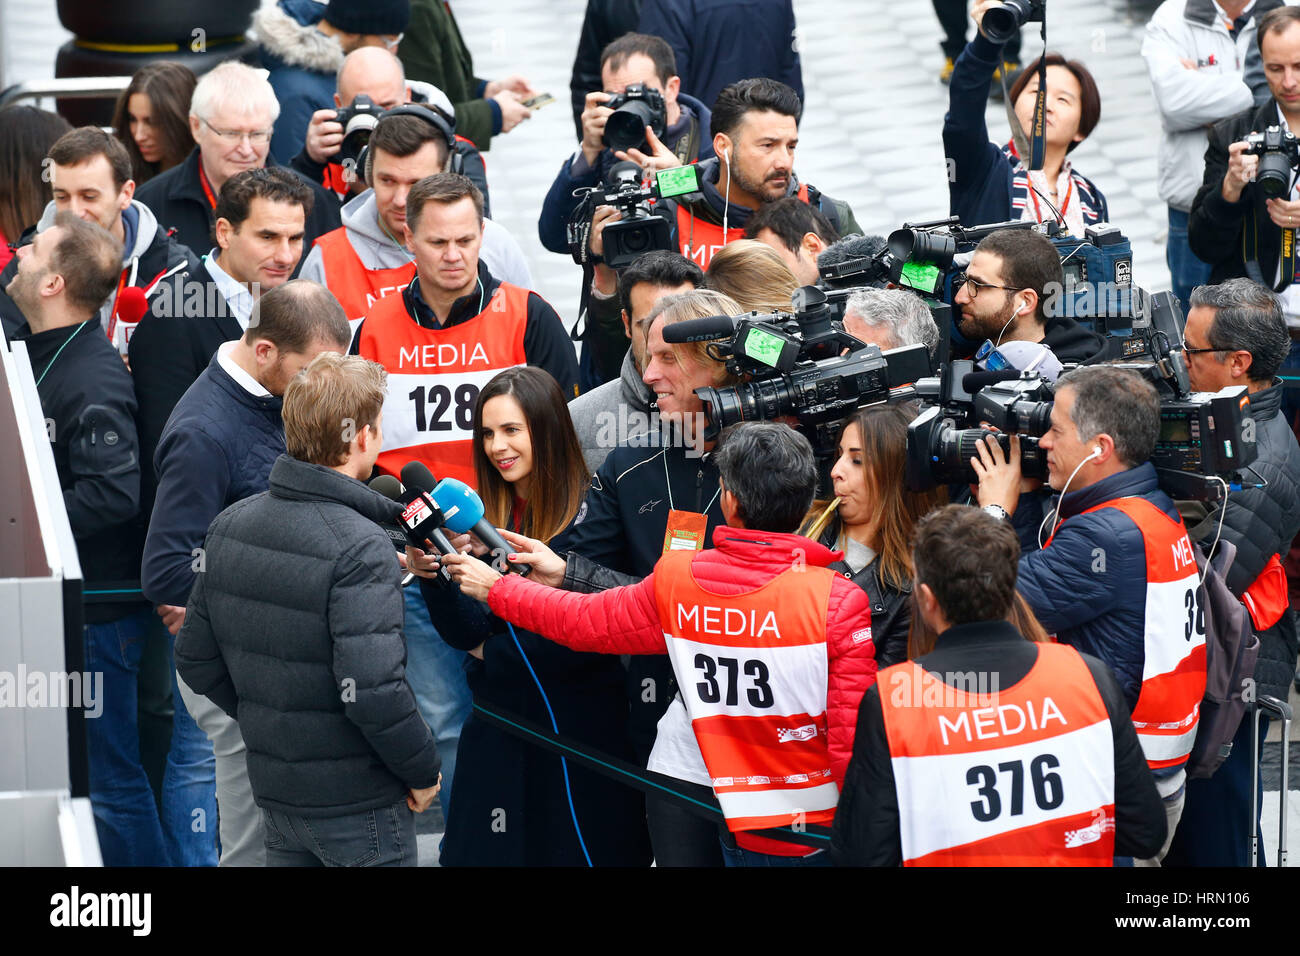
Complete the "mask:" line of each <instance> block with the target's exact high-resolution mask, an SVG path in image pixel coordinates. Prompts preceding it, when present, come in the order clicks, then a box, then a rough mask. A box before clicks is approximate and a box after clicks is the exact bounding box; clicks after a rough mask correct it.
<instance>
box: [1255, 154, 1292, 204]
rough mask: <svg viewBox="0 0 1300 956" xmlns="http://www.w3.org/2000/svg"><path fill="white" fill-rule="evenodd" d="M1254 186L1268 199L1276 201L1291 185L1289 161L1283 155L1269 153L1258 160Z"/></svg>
mask: <svg viewBox="0 0 1300 956" xmlns="http://www.w3.org/2000/svg"><path fill="white" fill-rule="evenodd" d="M1255 185H1256V186H1258V187H1259V191H1260V192H1262V193H1263V194H1264V195H1265V196H1267V197H1268V198H1270V199H1276V198H1277V197H1278V196H1281V195H1283V194H1284V193H1286V192H1287V190H1288V188H1289V187H1290V185H1291V161H1290V160H1289V159H1287V156H1286V154H1285V153H1280V152H1271V151H1270V152H1267V153H1265V154H1264V155H1263V156H1261V157H1260V158H1259V170H1258V172H1256V173H1255Z"/></svg>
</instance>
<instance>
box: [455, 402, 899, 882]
mask: <svg viewBox="0 0 1300 956" xmlns="http://www.w3.org/2000/svg"><path fill="white" fill-rule="evenodd" d="M715 457H716V461H717V465H718V469H719V472H720V473H721V502H722V510H723V514H724V515H725V516H726V519H727V527H724V528H718V529H717V530H716V532H715V533H714V536H713V544H714V547H713V549H711V550H705V551H701V552H698V553H697V552H695V551H694V550H685V551H683V550H677V549H674V548H669V549H667V550H666V551H665V554H664V557H663V558H661V559H660V561H659V563H658V564H657V565H656V566H655V570H654V572H653V573H651V574H650V575H649V576H648V577H646V578H644V579H643V580H642V581H640V582H639V583H637V584H634V585H630V586H627V587H621V588H613V589H611V590H608V591H602V592H600V593H598V594H577V593H573V592H568V591H559V590H555V589H552V588H547V587H545V586H544V585H541V584H537V583H534V582H532V581H529V580H527V579H524V578H521V577H519V576H518V575H513V574H510V575H505V576H504V577H503V576H502V575H500V574H498V573H497V572H495V571H494V570H492V569H491V568H490V567H488V566H487V565H486V564H484V563H483V562H481V561H478V560H476V559H474V558H471V557H468V556H464V555H452V556H449V557H447V558H444V559H443V560H444V563H445V564H447V565H448V566H449V567H450V568H451V569H452V574H453V576H454V577H455V578H456V579H457V582H458V583H459V584H460V587H461V590H462V592H463V593H465V594H468V595H469V596H471V597H475V598H478V599H479V600H484V599H486V600H488V602H489V606H490V607H491V608H492V610H493V612H494V613H496V614H497V615H498V616H500V617H502V618H503V619H505V620H509V621H513V622H515V623H516V624H521V625H523V626H525V627H528V628H530V629H531V630H534V631H536V632H537V633H539V634H541V635H542V636H544V637H546V638H549V639H550V640H552V641H556V642H557V643H560V644H563V645H564V646H566V647H569V648H572V649H574V650H585V651H597V652H600V653H604V654H621V653H630V654H652V653H667V654H668V655H669V656H670V658H671V659H672V664H673V671H674V674H675V677H676V680H677V685H678V688H679V696H678V697H677V698H676V699H675V700H674V701H673V703H672V704H671V705H670V706H669V709H668V712H667V713H666V714H665V716H664V718H663V719H662V720H661V721H660V723H659V733H658V739H657V741H656V744H655V746H656V750H657V751H658V750H659V749H660V748H661V747H663V748H666V749H671V750H673V751H674V752H675V753H676V754H678V755H679V757H680V759H681V763H682V770H681V773H680V774H677V775H678V776H680V777H682V779H685V780H687V781H688V782H692V783H704V784H706V785H711V786H712V787H713V790H714V793H715V794H716V796H717V797H718V801H719V803H720V804H721V806H722V811H723V814H724V815H725V817H726V819H727V826H728V829H729V830H731V832H732V833H733V834H735V842H736V843H737V844H738V846H736V847H731V846H730V845H729V844H728V843H727V842H725V841H724V857H725V859H726V860H727V862H728V864H729V865H817V864H820V863H824V862H827V860H826V856H825V854H824V853H822V852H821V851H820V850H819V849H812V850H810V849H809V847H808V846H805V845H798V844H792V843H789V842H786V841H782V840H778V839H774V838H772V837H765V836H760V835H758V834H756V833H754V832H753V831H757V830H767V829H770V828H773V827H782V826H785V827H789V826H791V825H794V826H795V828H796V829H799V828H800V826H799V825H800V824H821V823H829V822H830V821H831V819H832V818H833V816H834V812H835V804H836V802H837V800H838V795H839V791H838V785H839V782H840V781H841V780H842V779H843V774H844V770H845V767H846V766H847V763H848V758H849V755H850V753H851V752H852V748H853V734H854V729H855V727H856V724H857V713H858V704H859V703H860V702H861V699H862V695H863V693H864V692H865V691H866V689H867V688H868V687H870V686H871V685H872V684H873V683H874V682H875V675H876V662H875V658H874V652H875V648H874V645H873V643H872V640H871V614H870V609H869V606H868V604H867V599H866V595H865V594H864V593H863V591H862V590H861V589H860V588H858V587H856V586H855V585H853V584H852V583H851V582H850V581H848V580H846V579H845V578H843V577H842V576H841V575H839V574H836V573H835V572H833V571H829V570H827V569H826V566H827V565H828V564H830V563H831V562H832V561H835V560H836V559H838V558H839V557H840V555H839V554H838V553H837V552H834V551H831V550H830V549H828V548H825V547H823V546H822V545H819V544H816V543H814V542H812V541H809V540H808V539H807V538H802V537H799V536H798V535H796V534H793V533H792V532H793V531H794V529H795V528H797V527H798V525H799V522H800V520H801V519H802V517H803V515H804V514H806V513H807V510H808V507H809V506H810V505H811V503H812V498H813V493H814V489H815V487H816V481H817V473H816V466H815V464H814V462H813V456H812V449H811V447H810V446H809V445H808V442H807V440H806V439H805V438H804V437H803V436H802V435H800V434H799V433H797V432H795V431H794V430H792V429H790V428H788V427H786V426H785V425H779V424H774V423H770V422H749V423H745V424H741V425H738V426H735V428H733V429H731V430H729V432H728V433H727V434H726V435H725V436H724V439H723V443H722V445H721V448H720V449H719V451H718V452H716V453H715ZM534 550H537V549H536V548H534Z"/></svg>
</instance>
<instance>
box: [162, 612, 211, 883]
mask: <svg viewBox="0 0 1300 956" xmlns="http://www.w3.org/2000/svg"><path fill="white" fill-rule="evenodd" d="M155 620H157V618H155ZM159 624H160V625H161V622H159ZM168 636H169V637H170V638H171V639H170V640H169V641H168V644H167V663H168V665H169V666H170V668H171V679H172V713H173V716H172V745H171V749H170V750H169V751H168V752H167V769H166V771H165V772H164V774H163V799H162V826H163V837H164V838H165V839H166V841H167V854H168V856H169V857H170V858H171V862H172V866H216V865H217V860H218V858H219V853H218V846H217V845H218V842H219V840H218V837H217V832H218V829H217V758H216V757H215V756H214V755H213V753H212V741H210V740H209V739H208V735H207V734H205V733H204V732H203V731H202V730H200V729H199V725H198V724H196V723H195V722H194V718H193V717H191V716H190V712H189V711H188V710H186V709H185V701H184V700H183V699H182V698H181V692H180V689H179V688H178V687H177V686H176V664H175V661H174V660H173V659H172V649H173V648H174V647H175V644H176V638H174V637H171V636H170V635H168Z"/></svg>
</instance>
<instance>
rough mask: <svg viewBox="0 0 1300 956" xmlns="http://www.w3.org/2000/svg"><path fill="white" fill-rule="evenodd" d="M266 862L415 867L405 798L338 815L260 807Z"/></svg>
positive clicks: (412, 828) (412, 833)
mask: <svg viewBox="0 0 1300 956" xmlns="http://www.w3.org/2000/svg"><path fill="white" fill-rule="evenodd" d="M262 819H263V820H264V821H265V823H266V865H267V866H416V865H418V858H417V856H416V846H415V814H413V813H412V812H411V810H410V808H409V807H407V805H406V801H405V800H402V801H401V802H399V803H394V804H393V805H392V806H388V807H379V808H378V809H375V810H363V811H362V812H360V813H349V814H345V815H344V816H341V817H304V816H300V815H298V814H296V813H284V812H282V811H280V810H268V809H266V808H265V807H264V808H263V809H262Z"/></svg>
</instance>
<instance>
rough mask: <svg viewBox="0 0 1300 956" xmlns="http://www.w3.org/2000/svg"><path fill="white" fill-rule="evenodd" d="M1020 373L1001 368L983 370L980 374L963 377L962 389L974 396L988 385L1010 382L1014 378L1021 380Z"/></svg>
mask: <svg viewBox="0 0 1300 956" xmlns="http://www.w3.org/2000/svg"><path fill="white" fill-rule="evenodd" d="M1019 377H1020V372H1018V371H1017V370H1016V369H1014V368H1000V369H997V370H996V371H993V370H988V369H981V370H980V371H978V372H967V373H966V374H965V375H963V376H962V377H961V387H962V388H963V389H964V390H965V391H966V393H967V394H969V395H974V394H975V393H976V392H978V391H979V390H980V389H981V388H984V387H985V386H986V385H996V384H997V383H998V382H1009V381H1011V380H1012V379H1013V378H1019Z"/></svg>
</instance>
